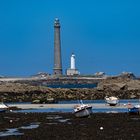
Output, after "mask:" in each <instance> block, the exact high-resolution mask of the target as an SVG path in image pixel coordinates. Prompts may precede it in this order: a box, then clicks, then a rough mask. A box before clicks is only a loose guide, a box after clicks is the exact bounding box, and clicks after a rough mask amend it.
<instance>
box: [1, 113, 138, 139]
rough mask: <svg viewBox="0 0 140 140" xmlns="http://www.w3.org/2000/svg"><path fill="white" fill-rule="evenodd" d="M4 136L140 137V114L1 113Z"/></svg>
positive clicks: (29, 137) (31, 137)
mask: <svg viewBox="0 0 140 140" xmlns="http://www.w3.org/2000/svg"><path fill="white" fill-rule="evenodd" d="M0 126H1V127H0V139H3V140H126V139H127V140H134V139H135V140H139V138H140V133H139V132H140V115H129V114H128V113H93V114H92V115H91V116H90V117H88V118H76V117H75V116H74V114H72V113H13V112H11V113H1V114H0Z"/></svg>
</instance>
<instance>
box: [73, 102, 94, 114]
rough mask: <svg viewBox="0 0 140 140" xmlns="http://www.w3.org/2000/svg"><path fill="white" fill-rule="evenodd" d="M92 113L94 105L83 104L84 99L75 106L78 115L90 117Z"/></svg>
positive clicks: (75, 112)
mask: <svg viewBox="0 0 140 140" xmlns="http://www.w3.org/2000/svg"><path fill="white" fill-rule="evenodd" d="M91 113H92V106H90V105H88V104H83V102H82V100H81V101H80V104H78V105H76V106H74V114H75V116H76V117H88V116H90V115H91Z"/></svg>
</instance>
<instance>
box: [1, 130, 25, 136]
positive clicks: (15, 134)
mask: <svg viewBox="0 0 140 140" xmlns="http://www.w3.org/2000/svg"><path fill="white" fill-rule="evenodd" d="M23 134H24V133H20V132H18V129H17V128H10V129H7V130H6V131H3V132H0V137H6V136H13V135H14V136H17V135H23Z"/></svg>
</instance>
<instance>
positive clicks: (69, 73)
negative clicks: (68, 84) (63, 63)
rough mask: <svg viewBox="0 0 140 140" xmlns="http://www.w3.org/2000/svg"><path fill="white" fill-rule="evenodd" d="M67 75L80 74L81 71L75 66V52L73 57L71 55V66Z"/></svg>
mask: <svg viewBox="0 0 140 140" xmlns="http://www.w3.org/2000/svg"><path fill="white" fill-rule="evenodd" d="M66 74H67V75H69V76H70V75H79V74H80V73H79V71H78V70H77V69H76V67H75V55H74V53H72V55H71V57H70V68H69V69H67V71H66Z"/></svg>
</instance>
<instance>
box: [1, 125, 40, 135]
mask: <svg viewBox="0 0 140 140" xmlns="http://www.w3.org/2000/svg"><path fill="white" fill-rule="evenodd" d="M39 124H40V123H39V122H36V123H31V124H29V125H27V126H21V127H19V128H9V129H6V130H5V131H2V132H0V137H6V136H18V135H24V133H21V132H19V129H35V128H38V127H39Z"/></svg>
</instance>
